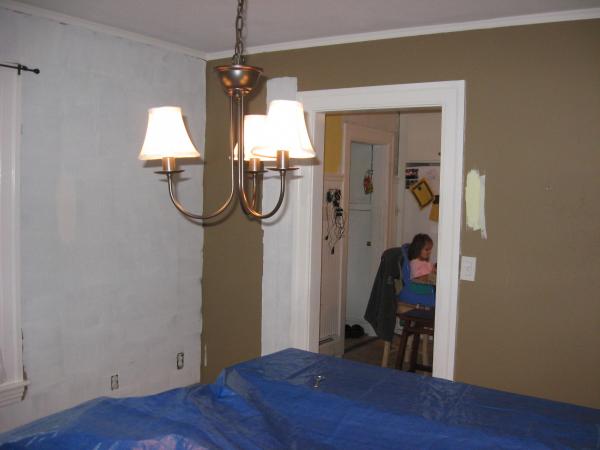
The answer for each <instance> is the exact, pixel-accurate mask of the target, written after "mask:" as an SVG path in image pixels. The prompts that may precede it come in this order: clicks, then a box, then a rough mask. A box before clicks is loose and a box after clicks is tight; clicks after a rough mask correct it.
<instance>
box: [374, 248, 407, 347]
mask: <svg viewBox="0 0 600 450" xmlns="http://www.w3.org/2000/svg"><path fill="white" fill-rule="evenodd" d="M401 264H402V249H401V247H393V248H389V249H387V250H386V251H384V252H383V254H382V255H381V262H380V263H379V269H378V270H377V275H376V276H375V281H374V282H373V288H372V289H371V296H370V297H369V303H368V304H367V310H366V311H365V320H366V321H367V322H369V323H370V324H371V326H372V327H373V329H374V330H375V333H377V336H378V337H379V338H381V339H383V340H384V341H391V340H392V338H393V336H394V327H395V326H396V307H397V304H396V292H395V289H394V280H397V279H399V278H400V267H401Z"/></svg>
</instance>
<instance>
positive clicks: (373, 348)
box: [343, 336, 433, 375]
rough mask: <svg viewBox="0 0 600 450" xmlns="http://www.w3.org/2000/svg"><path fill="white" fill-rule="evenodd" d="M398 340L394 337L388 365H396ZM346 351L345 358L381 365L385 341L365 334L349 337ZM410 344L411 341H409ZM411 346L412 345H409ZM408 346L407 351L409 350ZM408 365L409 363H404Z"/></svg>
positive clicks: (427, 373)
mask: <svg viewBox="0 0 600 450" xmlns="http://www.w3.org/2000/svg"><path fill="white" fill-rule="evenodd" d="M398 340H399V338H396V339H394V341H393V342H392V348H391V349H390V358H389V361H388V367H392V368H393V367H394V364H395V362H396V355H397V353H398ZM344 344H345V345H344V347H345V353H344V356H343V358H344V359H349V360H351V361H357V362H362V363H365V364H372V365H374V366H381V358H382V357H383V346H384V342H383V341H382V340H381V339H378V338H375V337H371V336H363V337H361V338H357V339H351V338H348V339H346V340H345V343H344ZM428 345H429V358H430V359H431V358H432V357H433V342H429V343H428ZM409 346H410V343H409ZM409 348H410V347H409ZM409 348H407V353H408V351H409ZM421 356H422V355H421V353H419V362H421V359H422V357H421ZM404 364H405V365H407V364H408V363H406V362H405V363H404ZM417 373H420V374H423V375H431V373H430V372H422V371H417Z"/></svg>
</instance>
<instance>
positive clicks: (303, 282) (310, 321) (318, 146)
mask: <svg viewBox="0 0 600 450" xmlns="http://www.w3.org/2000/svg"><path fill="white" fill-rule="evenodd" d="M298 99H299V100H300V101H302V102H303V103H304V109H305V111H306V113H307V118H308V121H307V123H308V127H309V133H310V134H311V137H312V142H313V145H314V147H315V150H316V152H317V162H316V163H312V165H303V167H302V169H301V174H300V175H301V177H299V178H297V179H296V180H294V183H290V189H289V192H290V200H291V201H289V202H288V203H287V211H286V212H285V214H284V215H285V216H286V218H285V220H279V221H278V224H277V226H278V227H282V228H285V229H281V230H279V228H278V233H285V235H287V236H291V237H292V239H291V240H292V242H291V245H290V246H289V247H288V248H286V250H287V251H286V263H289V267H290V269H289V271H290V272H289V273H286V274H283V275H284V276H285V277H286V278H287V279H289V281H290V282H289V284H288V283H281V282H280V278H281V276H282V274H281V273H280V272H281V267H279V266H280V265H278V261H277V260H275V259H273V260H270V259H265V260H264V261H263V286H264V285H269V286H273V287H274V289H275V291H276V292H274V293H273V295H274V298H276V299H277V305H274V307H277V308H278V309H284V310H285V311H286V314H287V313H288V312H289V316H288V317H289V322H288V320H286V323H287V324H289V326H287V327H281V328H284V329H282V330H281V331H279V332H278V333H277V336H270V337H271V338H273V339H276V341H277V342H278V347H279V348H285V347H296V348H300V349H305V350H310V351H313V352H317V351H318V350H319V297H320V287H321V276H320V272H321V237H322V236H321V234H322V230H321V225H322V223H321V220H322V209H321V195H322V192H323V165H322V162H323V144H324V134H325V113H327V112H349V111H369V110H371V111H373V110H378V111H381V110H385V109H390V110H397V109H409V108H421V107H436V108H441V110H442V139H441V149H442V155H441V161H440V163H441V177H440V178H441V179H440V192H441V193H442V194H443V195H444V197H443V199H442V201H441V202H440V222H439V241H438V262H439V270H438V277H437V279H438V290H437V296H438V297H437V307H436V315H437V320H436V324H435V335H436V345H435V347H434V355H433V358H434V372H433V375H434V376H435V377H439V378H446V379H449V380H452V379H453V378H454V356H455V348H456V323H457V308H458V273H459V270H458V266H459V264H458V263H459V256H460V228H461V214H462V211H461V208H462V189H463V145H464V129H465V82H464V80H460V81H441V82H433V83H415V84H397V85H386V86H372V87H359V88H348V89H330V90H319V91H304V92H299V93H298ZM265 238H266V237H265ZM288 277H289V278H288ZM264 308H265V305H264V302H263V317H264V316H265V312H264ZM286 319H287V317H286ZM263 321H264V320H263ZM263 328H264V324H263Z"/></svg>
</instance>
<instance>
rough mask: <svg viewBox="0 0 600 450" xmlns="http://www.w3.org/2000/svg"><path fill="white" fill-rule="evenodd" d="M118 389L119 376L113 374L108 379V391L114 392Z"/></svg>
mask: <svg viewBox="0 0 600 450" xmlns="http://www.w3.org/2000/svg"><path fill="white" fill-rule="evenodd" d="M117 389H119V374H114V375H113V376H112V377H110V390H111V391H116V390H117Z"/></svg>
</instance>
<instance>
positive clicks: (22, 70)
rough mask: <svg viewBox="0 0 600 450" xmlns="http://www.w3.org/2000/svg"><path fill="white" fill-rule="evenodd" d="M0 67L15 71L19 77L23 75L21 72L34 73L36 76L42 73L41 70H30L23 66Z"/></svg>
mask: <svg viewBox="0 0 600 450" xmlns="http://www.w3.org/2000/svg"><path fill="white" fill-rule="evenodd" d="M0 67H8V68H9V69H15V70H17V71H18V73H19V75H21V72H33V73H35V74H36V75H37V74H38V73H40V69H30V68H29V67H27V66H24V65H23V64H16V65H10V64H0Z"/></svg>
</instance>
